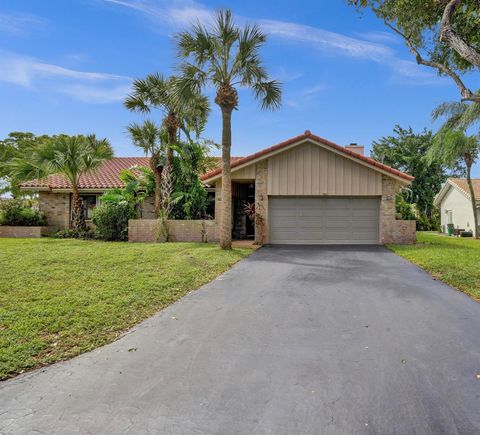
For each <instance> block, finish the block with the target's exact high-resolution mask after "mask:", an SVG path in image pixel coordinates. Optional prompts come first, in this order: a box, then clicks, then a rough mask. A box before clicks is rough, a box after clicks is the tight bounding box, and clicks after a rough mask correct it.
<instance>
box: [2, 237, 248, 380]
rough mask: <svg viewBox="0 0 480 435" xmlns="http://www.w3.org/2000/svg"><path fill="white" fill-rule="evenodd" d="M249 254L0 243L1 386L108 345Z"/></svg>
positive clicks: (210, 248) (202, 248)
mask: <svg viewBox="0 0 480 435" xmlns="http://www.w3.org/2000/svg"><path fill="white" fill-rule="evenodd" d="M250 252H251V250H249V249H234V250H232V251H222V250H220V249H219V248H218V246H216V245H210V244H200V243H168V244H131V243H121V242H119V243H113V242H112V243H105V242H98V241H81V240H78V241H77V240H56V239H0V271H1V273H0V379H4V378H7V377H10V376H13V375H15V374H18V373H21V372H22V371H25V370H29V369H32V368H35V367H40V366H43V365H45V364H50V363H53V362H55V361H59V360H62V359H66V358H70V357H72V356H75V355H78V354H80V353H82V352H86V351H88V350H91V349H93V348H95V347H98V346H101V345H103V344H105V343H108V342H111V341H112V340H114V339H115V338H116V337H118V336H119V335H120V334H121V333H122V332H123V331H125V330H127V329H128V328H130V327H131V326H133V325H135V324H136V323H138V322H140V321H141V320H143V319H146V318H147V317H149V316H151V315H152V314H153V313H155V312H156V311H158V310H160V309H161V308H163V307H165V306H167V305H169V304H171V303H172V302H175V301H176V300H178V299H179V298H181V297H182V296H183V295H185V294H186V293H187V292H189V291H190V290H193V289H196V288H198V287H199V286H201V285H202V284H205V283H207V282H208V281H210V280H212V279H213V278H215V277H216V276H217V275H219V274H220V273H222V272H223V271H225V270H227V269H228V268H229V267H230V266H232V265H233V264H234V263H236V262H237V261H238V260H240V259H242V258H244V257H246V256H247V255H248V254H249V253H250Z"/></svg>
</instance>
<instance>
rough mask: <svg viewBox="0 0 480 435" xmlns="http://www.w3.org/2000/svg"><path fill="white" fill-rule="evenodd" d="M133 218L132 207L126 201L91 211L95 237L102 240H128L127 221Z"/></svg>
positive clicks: (134, 215)
mask: <svg viewBox="0 0 480 435" xmlns="http://www.w3.org/2000/svg"><path fill="white" fill-rule="evenodd" d="M134 217H136V213H135V210H134V207H132V205H131V204H129V203H128V202H126V201H122V202H118V203H105V204H102V205H100V206H99V207H96V208H95V210H94V211H93V223H94V224H95V226H96V229H95V235H96V237H97V238H99V239H102V240H109V241H111V240H121V241H124V240H128V220H129V219H133V218H134Z"/></svg>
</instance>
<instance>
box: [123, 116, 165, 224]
mask: <svg viewBox="0 0 480 435" xmlns="http://www.w3.org/2000/svg"><path fill="white" fill-rule="evenodd" d="M127 130H128V132H129V133H130V137H131V138H132V142H133V144H134V145H135V146H136V147H138V148H141V149H142V150H143V152H144V153H145V155H146V156H150V169H151V170H152V172H153V175H154V179H155V191H154V192H155V193H154V195H155V196H154V198H155V199H154V204H155V215H156V216H157V217H159V213H160V209H161V203H162V195H161V193H162V191H161V183H162V169H161V167H160V166H161V163H162V158H163V154H164V146H163V144H162V130H161V128H160V127H158V126H157V125H156V124H155V123H154V122H152V121H150V120H146V121H145V122H144V123H143V124H142V125H140V124H136V123H133V124H130V125H129V126H128V127H127Z"/></svg>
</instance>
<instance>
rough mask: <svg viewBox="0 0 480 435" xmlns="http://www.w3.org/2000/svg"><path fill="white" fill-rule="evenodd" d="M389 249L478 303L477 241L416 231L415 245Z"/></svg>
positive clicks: (479, 253) (479, 245)
mask: <svg viewBox="0 0 480 435" xmlns="http://www.w3.org/2000/svg"><path fill="white" fill-rule="evenodd" d="M389 248H390V249H391V250H392V251H393V252H396V253H397V254H399V255H401V256H402V257H405V258H406V259H407V260H410V261H412V262H413V263H415V264H417V265H419V266H420V267H422V268H423V269H425V270H426V271H427V272H429V273H430V274H432V275H433V276H434V277H435V278H437V279H440V280H441V281H443V282H445V283H447V284H449V285H451V286H452V287H455V288H457V289H459V290H461V291H463V292H465V293H466V294H467V295H469V296H471V297H472V298H474V299H477V300H479V301H480V267H479V266H480V240H475V239H471V238H456V237H446V236H442V235H439V234H437V233H427V232H419V233H417V244H416V245H389Z"/></svg>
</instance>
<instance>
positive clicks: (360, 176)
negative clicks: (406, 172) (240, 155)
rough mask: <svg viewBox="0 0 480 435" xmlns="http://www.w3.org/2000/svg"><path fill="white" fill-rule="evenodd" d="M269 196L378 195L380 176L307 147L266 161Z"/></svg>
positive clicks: (298, 148) (350, 161)
mask: <svg viewBox="0 0 480 435" xmlns="http://www.w3.org/2000/svg"><path fill="white" fill-rule="evenodd" d="M252 166H253V165H252ZM245 169H246V168H245ZM235 175H236V174H235ZM234 178H236V176H234ZM268 194H269V195H335V196H343V195H345V196H350V195H362V196H372V195H381V194H382V175H381V174H380V173H378V172H376V171H374V170H373V169H370V168H367V167H365V166H363V165H361V164H359V163H356V162H354V161H352V160H349V159H348V158H345V157H342V156H339V155H337V154H335V153H333V152H331V151H328V150H326V149H324V148H322V147H320V146H318V145H314V144H311V143H307V144H304V145H299V146H297V147H295V148H292V149H291V150H288V151H285V152H283V153H280V154H277V155H276V156H273V157H270V158H269V159H268Z"/></svg>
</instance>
